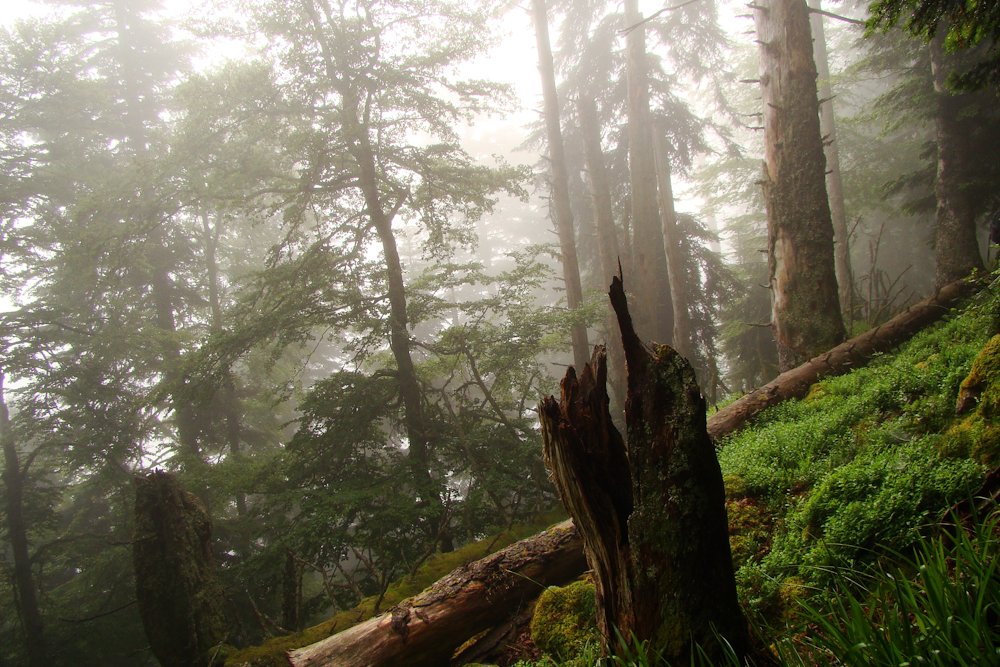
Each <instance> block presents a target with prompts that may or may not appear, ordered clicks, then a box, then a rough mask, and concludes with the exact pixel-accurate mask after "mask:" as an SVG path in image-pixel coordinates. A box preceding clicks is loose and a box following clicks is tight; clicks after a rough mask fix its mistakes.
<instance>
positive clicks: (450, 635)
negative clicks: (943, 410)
mask: <svg viewBox="0 0 1000 667" xmlns="http://www.w3.org/2000/svg"><path fill="white" fill-rule="evenodd" d="M976 287H977V284H976V283H974V282H971V281H965V280H962V281H956V282H954V283H952V284H950V285H947V286H945V287H944V288H942V289H941V290H939V291H938V292H937V293H936V294H934V295H933V296H932V297H930V298H928V299H926V300H925V301H922V302H920V303H918V304H916V305H914V306H911V307H910V308H908V309H907V310H906V311H904V312H903V313H900V314H899V315H897V316H896V317H895V318H893V319H892V320H890V321H889V322H886V323H885V324H883V325H881V326H879V327H875V328H873V329H871V330H869V331H867V332H865V333H864V334H861V335H860V336H857V337H855V338H852V339H851V340H849V341H847V342H845V343H842V344H841V345H838V346H837V347H836V348H834V349H833V350H831V351H829V352H827V353H825V354H822V355H819V356H818V357H816V358H814V359H812V360H810V361H808V362H806V363H805V364H803V365H802V366H800V367H798V368H795V369H793V370H791V371H787V372H785V373H782V374H781V375H780V376H778V378H776V379H775V380H774V381H773V382H771V383H769V384H767V385H765V386H764V387H761V388H760V389H758V390H756V391H754V392H751V393H749V394H747V395H746V396H744V397H743V398H741V399H739V400H738V401H736V402H735V403H732V404H731V405H729V406H728V407H726V408H723V409H722V410H720V411H719V412H717V413H716V414H715V415H713V416H712V418H711V419H709V420H708V422H707V430H708V432H709V435H711V437H712V438H714V439H718V438H722V437H724V436H726V435H728V434H730V433H732V432H734V431H736V430H739V429H740V428H741V427H743V426H744V425H745V424H746V423H747V422H749V421H750V420H752V419H753V418H754V417H755V416H757V415H758V414H760V413H761V412H762V411H763V410H765V409H766V408H768V407H770V406H772V405H775V404H777V403H780V402H781V401H783V400H786V399H788V398H797V397H801V396H805V395H806V393H807V392H808V391H809V388H810V387H811V386H812V384H814V383H815V382H816V381H818V380H819V379H821V378H823V377H827V376H831V375H837V374H840V373H845V372H847V371H849V370H851V369H852V368H855V367H857V366H860V365H862V364H863V363H865V362H866V361H867V360H868V359H869V358H871V356H872V355H873V354H875V353H876V352H880V351H884V350H888V349H891V348H893V347H895V346H898V345H900V344H902V343H903V342H905V341H906V340H907V339H909V338H910V337H911V336H913V335H914V334H916V333H917V332H918V331H920V330H921V329H922V328H924V327H925V326H927V325H929V324H931V323H933V322H934V321H936V320H938V319H940V318H941V317H943V316H944V315H945V314H947V313H948V312H949V309H950V308H951V307H953V306H955V305H956V304H957V303H958V302H959V301H960V300H961V299H962V298H964V297H966V296H968V295H969V294H971V293H972V292H973V291H974V290H975V289H976ZM557 535H558V536H559V539H555V540H554V539H553V535H552V534H551V531H546V532H544V533H541V534H539V535H535V536H532V537H529V538H526V539H524V540H521V541H520V542H518V543H516V544H514V545H511V546H510V547H508V548H507V549H505V550H504V551H502V552H498V554H494V555H493V556H490V557H488V558H487V559H486V560H489V559H493V558H497V557H500V558H505V556H500V554H503V553H506V552H507V551H510V552H511V553H515V554H519V555H518V556H517V559H516V560H517V563H518V567H519V568H520V570H513V569H512V568H509V567H508V568H507V569H512V570H513V571H517V572H520V573H522V574H526V573H527V572H529V571H530V572H532V573H533V574H530V575H529V576H531V577H532V578H533V579H536V580H537V581H539V582H541V583H543V584H544V585H550V584H558V583H564V582H566V581H569V580H571V579H573V578H575V577H577V576H579V575H580V574H582V573H583V572H584V571H585V569H586V568H587V563H586V560H585V558H584V555H583V541H582V539H581V538H580V535H579V533H578V532H577V531H576V529H575V528H573V527H572V524H571V523H570V522H566V523H565V524H560V527H559V530H558V531H557ZM532 559H535V560H536V561H537V562H535V563H534V564H532ZM481 563H482V561H477V562H475V563H472V564H470V565H468V566H465V567H463V568H460V569H459V570H456V571H455V572H453V573H451V574H450V575H448V576H447V577H445V578H444V579H442V580H441V581H440V582H438V584H435V585H434V586H433V587H431V588H429V589H428V590H427V592H426V593H423V594H421V595H420V596H418V597H417V598H412V599H410V600H407V601H405V602H403V603H402V604H401V605H399V609H401V610H408V611H399V612H397V611H396V610H395V609H394V610H391V611H390V612H388V613H387V614H384V615H382V616H380V617H378V618H375V619H371V620H370V621H367V622H366V623H363V624H361V625H359V626H356V627H355V628H351V629H349V630H346V631H344V632H342V633H339V634H336V635H333V636H331V637H328V638H326V639H324V640H322V641H320V642H317V643H316V644H313V645H311V646H308V647H305V648H303V649H299V650H298V651H293V652H291V655H290V656H289V662H290V663H291V664H292V665H348V664H349V665H359V666H361V665H383V664H384V665H389V664H414V665H420V664H446V662H447V660H448V658H447V657H442V656H445V654H447V655H448V656H450V655H451V651H453V650H454V648H455V647H457V646H460V645H461V644H462V643H463V642H464V641H465V640H467V639H468V638H470V637H473V636H475V635H476V634H478V633H479V632H482V631H483V630H486V629H487V628H491V627H496V626H498V625H500V624H503V623H505V622H506V621H507V620H509V619H510V617H511V616H513V615H515V614H516V613H517V610H518V609H520V608H521V607H520V606H519V605H521V604H523V601H524V600H530V599H531V598H532V597H533V596H534V595H536V594H537V593H538V589H537V587H536V586H535V585H534V584H528V583H527V580H525V579H523V578H521V577H520V576H519V575H513V576H514V578H515V580H516V582H520V583H522V584H526V587H527V589H528V590H527V591H520V592H519V591H512V592H514V593H517V595H516V596H515V597H516V598H517V602H516V603H515V604H513V605H507V604H504V605H499V606H497V607H496V608H495V609H494V611H495V612H496V613H495V614H493V615H491V618H492V619H493V620H489V621H483V622H480V621H479V620H477V621H476V622H471V623H468V622H466V619H464V618H462V616H463V615H464V614H466V610H467V609H474V608H475V607H476V606H478V603H487V604H491V603H490V602H489V600H492V599H494V598H493V595H494V594H493V593H490V594H487V592H486V590H485V589H484V586H483V580H482V579H477V576H476V574H475V573H477V572H484V571H488V570H489V569H490V568H496V567H497V565H496V563H494V564H492V565H482V564H481ZM461 582H465V583H464V586H467V587H468V590H465V589H464V588H463V584H462V583H461ZM448 591H450V593H449V592H448ZM522 593H523V596H524V597H521V594H522ZM448 595H451V596H454V597H455V600H454V601H453V602H449V599H448ZM424 596H428V597H430V598H434V600H435V602H434V603H433V607H434V610H435V611H434V616H433V617H432V616H431V615H429V614H428V613H425V609H424V608H423V607H421V606H420V605H421V604H423V603H422V602H419V600H422V599H425V597H424ZM466 599H471V600H473V602H475V603H476V604H474V605H473V606H472V607H469V606H468V604H469V603H468V602H466V601H465V600H466ZM477 599H478V602H476V601H477ZM418 612H419V613H420V614H421V616H422V617H421V616H418V615H417V613H418ZM477 613H478V612H477ZM394 615H397V616H400V617H402V616H404V615H405V616H406V617H407V619H408V620H407V622H406V623H404V625H403V626H401V627H407V628H411V627H412V631H407V633H406V635H405V636H404V635H403V634H401V632H400V631H398V630H397V629H396V627H397V626H394V625H393V623H392V622H391V619H392V618H393V617H394ZM457 619H460V620H457ZM432 624H436V625H437V626H438V627H436V628H430V627H428V626H430V625H432ZM501 632H502V631H501ZM383 635H384V636H383ZM442 637H445V638H446V639H444V640H442V639H441V638H442ZM439 641H440V642H441V643H442V646H441V647H438V648H439V649H440V650H437V651H436V652H432V653H431V657H430V658H427V657H421V656H422V654H423V653H424V651H425V650H426V649H425V646H426V645H427V644H428V643H430V644H433V643H434V642H439ZM367 644H371V647H369V646H368V645H367ZM373 647H382V648H381V649H379V650H374V648H373ZM411 649H412V650H413V651H414V652H413V653H412V656H413V660H415V662H411V653H410V652H409V651H410V650H411ZM351 650H356V651H358V653H357V659H356V660H355V659H354V658H353V657H352V655H351V653H350V651H351ZM475 653H476V655H479V654H480V653H482V654H483V655H485V654H486V653H488V650H487V651H485V652H482V651H479V652H475ZM324 654H326V655H328V656H329V657H328V658H324V657H323V656H324ZM399 660H403V661H404V662H400V663H397V662H394V661H399Z"/></svg>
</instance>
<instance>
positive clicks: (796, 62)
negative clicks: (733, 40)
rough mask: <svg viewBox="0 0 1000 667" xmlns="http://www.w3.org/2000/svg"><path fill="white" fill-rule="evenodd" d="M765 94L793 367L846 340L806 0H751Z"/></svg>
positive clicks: (780, 301)
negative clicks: (754, 3) (836, 272)
mask: <svg viewBox="0 0 1000 667" xmlns="http://www.w3.org/2000/svg"><path fill="white" fill-rule="evenodd" d="M754 7H755V9H754V19H755V21H756V25H757V35H758V41H759V42H760V61H761V68H760V70H761V75H760V81H761V88H762V91H763V97H764V138H765V144H766V164H765V169H764V179H763V182H764V200H765V204H766V207H767V226H768V259H769V262H770V274H771V276H770V285H771V289H772V291H773V314H772V320H773V321H772V324H773V326H774V330H775V338H776V340H777V344H778V365H779V367H780V369H781V370H783V371H784V370H788V369H790V368H794V367H795V366H798V365H799V364H801V363H803V362H804V361H806V360H807V359H810V358H811V357H813V356H815V355H817V354H819V353H820V352H823V351H824V350H828V349H830V348H831V347H833V346H834V345H836V344H838V343H839V342H841V341H842V340H843V339H844V322H843V318H842V317H841V315H840V302H839V299H838V295H837V279H836V275H835V272H834V261H833V226H832V223H831V219H830V206H829V203H828V201H827V196H826V182H825V178H826V177H825V170H826V167H825V158H824V155H823V142H822V138H821V136H820V129H819V115H818V114H819V108H818V106H819V105H818V100H817V98H816V65H815V64H814V62H813V58H812V39H811V36H810V31H809V13H808V8H807V7H806V4H805V0H761V2H760V3H758V4H757V5H754Z"/></svg>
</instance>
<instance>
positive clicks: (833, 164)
mask: <svg viewBox="0 0 1000 667" xmlns="http://www.w3.org/2000/svg"><path fill="white" fill-rule="evenodd" d="M821 4H822V3H821V0H810V2H809V6H810V7H814V8H816V9H822V6H821ZM809 20H810V24H811V26H812V33H813V50H814V52H815V60H816V73H817V75H818V80H819V97H820V99H821V100H822V102H821V104H820V106H819V127H820V132H821V133H822V135H823V139H824V142H823V143H824V147H823V152H824V153H825V155H826V189H827V194H828V195H829V198H830V217H831V219H832V222H833V261H834V270H835V272H836V274H837V291H838V294H839V295H840V312H841V313H842V314H843V316H844V320H845V322H850V320H851V318H852V313H851V311H852V309H853V308H854V271H853V269H852V268H851V248H850V238H849V236H850V235H849V232H848V229H847V211H846V209H845V207H844V182H843V179H842V178H841V174H840V148H839V146H838V144H837V124H836V121H835V120H834V117H833V91H832V90H831V88H830V61H829V58H828V57H827V51H826V33H825V31H824V29H823V16H822V14H818V13H816V12H811V13H810V15H809Z"/></svg>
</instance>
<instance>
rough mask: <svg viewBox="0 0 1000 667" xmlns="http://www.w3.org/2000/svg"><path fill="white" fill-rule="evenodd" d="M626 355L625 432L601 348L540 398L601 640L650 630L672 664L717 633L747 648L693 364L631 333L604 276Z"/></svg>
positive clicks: (546, 440)
mask: <svg viewBox="0 0 1000 667" xmlns="http://www.w3.org/2000/svg"><path fill="white" fill-rule="evenodd" d="M611 302H612V304H613V305H614V307H615V312H616V313H617V315H618V322H619V326H620V328H621V332H622V342H623V344H624V348H625V358H626V363H627V365H628V399H627V401H626V404H625V421H626V424H627V438H626V440H625V441H623V440H622V437H621V435H620V434H619V432H618V431H617V429H615V427H614V426H613V425H612V423H611V414H610V412H609V411H608V397H607V392H606V388H605V379H606V373H607V369H606V360H605V355H604V350H603V349H602V348H601V347H598V348H596V349H595V351H594V355H593V357H592V359H591V363H590V364H589V365H588V366H586V367H585V368H584V370H583V373H582V374H581V375H580V377H579V379H578V378H577V375H576V374H575V373H574V372H573V371H572V370H570V371H568V372H567V373H566V377H565V379H563V381H562V397H561V399H560V400H559V401H558V402H557V401H556V400H555V398H553V397H551V396H550V397H549V398H547V399H545V400H544V401H542V403H541V405H540V406H539V419H540V420H541V424H542V442H543V445H544V453H545V461H546V465H547V466H548V467H549V470H550V471H551V472H552V476H553V479H554V481H555V484H556V487H557V488H558V490H559V495H560V497H561V498H562V501H563V504H564V505H566V507H567V509H568V510H569V512H570V515H571V516H572V517H573V520H574V522H575V524H576V525H577V527H578V528H579V530H580V533H581V535H582V537H583V541H584V545H585V551H586V554H587V562H588V564H589V565H590V568H591V570H592V571H593V576H594V583H595V586H596V588H597V625H598V627H599V629H600V630H601V634H602V636H603V639H604V643H605V647H606V648H607V649H609V650H613V649H614V647H615V646H616V644H617V640H616V637H628V638H632V637H634V638H635V639H638V640H648V641H650V643H651V644H652V648H653V650H655V651H657V652H660V653H661V654H662V657H663V658H664V659H665V660H666V661H667V662H670V663H672V664H686V663H687V662H688V661H689V660H691V659H692V657H693V656H694V655H695V650H696V649H695V647H696V646H701V647H702V649H703V650H705V651H706V653H707V654H708V655H709V656H710V657H713V658H715V659H717V660H721V658H722V646H721V645H720V644H719V642H718V641H717V639H716V633H718V635H720V636H722V637H725V638H726V639H727V640H728V642H729V644H730V646H731V647H732V648H733V649H734V650H735V652H736V655H737V656H739V657H740V659H741V660H742V658H743V657H744V656H745V655H746V654H747V652H748V650H749V644H750V642H749V635H748V631H747V623H746V619H745V618H744V617H743V612H742V611H741V610H740V607H739V603H738V602H737V598H736V580H735V577H734V574H733V562H732V557H731V555H730V551H729V537H728V526H727V520H726V505H725V491H724V489H723V483H722V471H721V470H720V469H719V463H718V460H717V459H716V457H715V448H714V447H713V445H712V441H711V440H710V439H709V437H708V432H707V431H706V429H705V399H704V398H703V397H702V395H701V392H700V391H699V390H698V385H697V383H696V381H695V377H694V370H693V369H692V368H691V365H690V364H689V363H688V362H687V361H686V360H684V358H683V357H681V356H680V355H679V354H678V353H677V352H676V351H675V350H674V349H672V348H671V347H669V346H666V345H654V347H653V349H652V351H650V350H649V349H648V348H647V347H646V346H645V345H644V344H643V343H642V341H641V340H640V339H639V337H638V336H637V335H636V333H635V330H634V329H633V327H632V320H631V316H630V315H629V312H628V307H627V304H626V301H625V292H624V288H623V286H622V283H621V281H620V280H619V279H618V278H617V277H616V278H615V279H614V280H613V282H612V285H611Z"/></svg>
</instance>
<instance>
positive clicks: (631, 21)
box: [625, 0, 674, 344]
mask: <svg viewBox="0 0 1000 667" xmlns="http://www.w3.org/2000/svg"><path fill="white" fill-rule="evenodd" d="M641 21H642V15H641V14H639V7H638V0H625V25H626V27H627V28H631V29H629V30H628V33H627V34H626V36H625V51H626V85H627V88H628V109H627V110H628V169H629V182H630V185H631V198H632V207H631V208H632V219H631V224H632V234H633V243H632V271H633V273H632V275H635V276H636V288H635V294H636V297H637V298H636V301H637V304H636V327H637V328H638V330H639V333H640V335H641V336H642V338H643V339H644V340H655V341H657V342H660V343H668V344H669V343H671V342H672V335H673V328H674V323H673V304H672V303H671V295H670V278H669V276H668V274H667V259H666V255H664V253H663V227H662V225H661V224H660V212H659V208H658V205H657V201H656V167H655V164H654V159H653V149H652V143H651V142H652V139H653V133H652V128H651V120H650V113H649V80H648V79H649V77H648V73H647V65H646V29H645V26H644V25H639V24H640V23H641Z"/></svg>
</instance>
